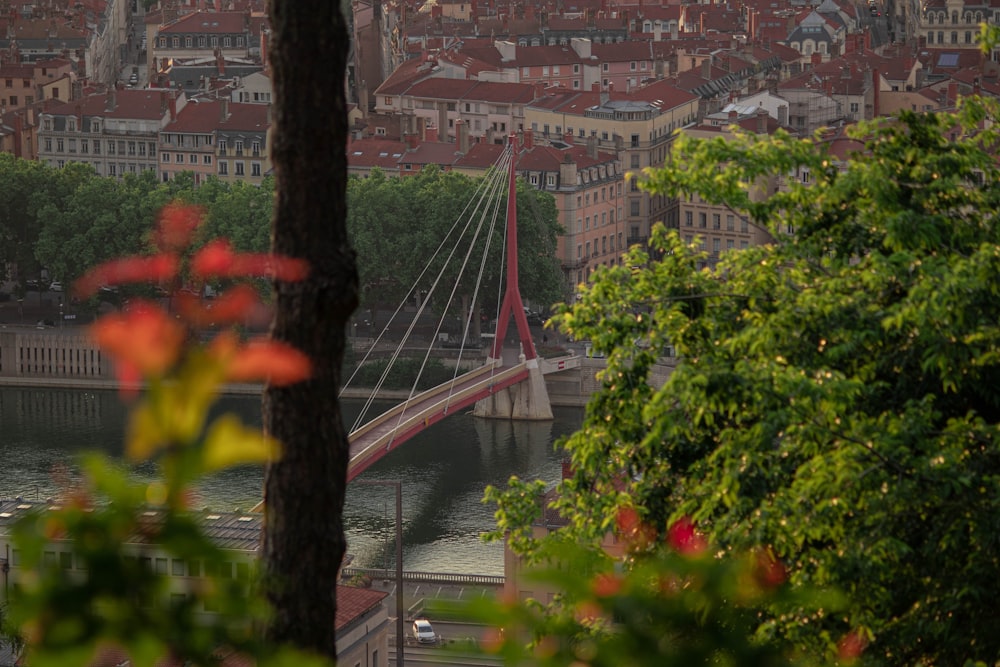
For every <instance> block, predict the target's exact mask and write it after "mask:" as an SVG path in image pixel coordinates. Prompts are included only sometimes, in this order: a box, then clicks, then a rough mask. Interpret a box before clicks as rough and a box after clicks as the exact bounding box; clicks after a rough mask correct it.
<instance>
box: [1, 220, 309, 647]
mask: <svg viewBox="0 0 1000 667" xmlns="http://www.w3.org/2000/svg"><path fill="white" fill-rule="evenodd" d="M200 220H201V211H200V209H198V208H195V207H187V206H177V205H171V206H167V207H166V208H164V209H163V211H161V213H160V215H159V225H158V227H157V230H156V234H154V235H153V237H152V242H154V243H155V246H156V250H157V254H156V255H153V256H151V257H132V258H125V259H120V260H114V261H112V262H109V263H106V264H102V265H100V266H98V267H95V268H94V269H92V270H91V271H90V272H88V273H87V274H86V275H85V276H83V277H82V278H81V280H80V281H78V283H77V285H76V286H75V287H74V291H75V292H76V293H77V294H79V295H80V296H81V297H82V298H86V297H88V296H89V294H91V293H93V292H94V291H96V290H97V288H98V286H99V285H104V284H108V285H121V284H134V283H140V282H144V281H152V282H154V283H157V282H159V281H161V280H167V281H169V282H172V281H173V280H174V279H176V277H177V274H178V272H180V271H187V272H190V274H191V275H194V276H195V277H196V278H198V279H199V280H209V279H215V278H226V279H235V278H238V277H240V276H242V275H247V276H255V275H262V274H265V273H267V274H271V275H275V276H284V278H285V279H290V278H293V277H296V276H302V275H304V273H303V271H304V267H302V266H301V264H300V263H297V262H294V261H293V260H286V259H283V258H277V257H271V256H263V255H248V254H237V253H233V252H232V251H231V249H230V248H229V247H228V245H226V244H219V243H216V244H210V245H207V246H204V247H202V248H200V249H199V250H198V251H196V252H194V254H193V255H191V260H190V266H187V267H183V266H182V264H181V263H180V258H182V257H185V256H187V248H188V246H189V245H190V243H191V241H192V239H193V236H194V234H195V232H196V230H197V227H198V224H199V223H200ZM174 298H175V299H176V300H177V301H178V309H177V312H178V314H177V315H176V316H175V315H172V314H167V313H166V312H164V311H162V310H160V309H159V307H158V306H157V305H155V304H153V303H151V302H141V301H135V302H133V304H132V306H131V307H130V309H129V310H128V311H127V312H126V313H120V314H119V313H114V314H111V315H108V316H105V317H104V318H102V319H100V320H98V321H97V322H96V323H95V324H94V325H93V327H92V328H91V335H92V336H93V337H94V338H95V340H96V341H97V342H98V343H99V344H100V345H101V346H102V348H103V349H104V351H105V353H107V354H109V355H110V356H111V357H112V359H113V363H114V364H115V368H116V372H117V373H118V375H119V377H120V378H121V379H122V393H123V395H124V396H125V397H126V398H127V399H129V400H131V401H134V405H133V407H132V409H131V412H130V423H129V428H128V432H127V442H126V452H127V455H128V457H129V458H130V459H131V460H133V461H152V462H155V464H156V466H157V467H158V469H159V475H158V478H159V479H158V480H157V481H155V482H150V483H136V482H132V481H130V480H129V479H128V476H127V475H126V474H125V473H124V472H122V471H121V470H119V468H118V467H117V466H116V465H115V464H114V463H113V462H111V461H109V460H107V459H106V458H105V457H103V456H100V455H97V454H90V455H88V456H87V457H86V458H85V459H84V461H83V463H82V481H81V482H80V484H79V485H78V486H75V487H67V488H66V489H65V490H64V492H63V494H62V497H60V498H59V499H58V500H57V501H56V503H55V504H53V505H51V506H47V507H44V508H40V509H36V510H33V511H31V512H29V513H28V514H27V515H26V516H25V517H23V518H21V519H19V520H18V521H17V523H16V524H15V525H14V527H13V534H12V538H13V543H14V548H15V549H16V550H17V551H18V555H19V562H18V563H17V568H18V575H19V576H18V578H17V580H16V582H15V586H14V588H13V590H12V591H11V596H10V600H11V606H10V609H9V622H10V624H11V626H12V627H14V628H16V629H17V630H18V631H19V633H20V636H21V637H23V640H24V642H25V645H26V648H27V651H28V653H27V657H26V664H30V665H32V667H47V666H52V667H55V666H59V667H64V666H65V665H86V664H90V663H91V661H93V660H94V657H95V656H97V655H100V653H101V651H104V650H108V649H113V650H117V651H121V652H123V653H124V654H125V655H127V656H128V658H129V660H130V661H131V662H130V664H133V665H137V666H152V665H154V664H157V662H158V661H160V660H162V659H164V658H168V657H169V658H173V659H176V660H178V661H180V662H181V663H183V664H188V663H186V662H185V661H191V663H193V664H199V665H210V664H215V663H216V662H218V660H219V659H220V657H221V656H223V655H227V654H233V653H235V654H238V655H243V656H247V657H250V658H253V659H254V660H255V661H256V664H258V665H279V664H280V665H320V664H325V663H324V662H322V661H320V660H318V659H314V658H311V657H310V656H306V655H301V654H299V653H297V652H294V651H291V650H290V649H287V648H285V647H280V646H273V645H269V644H267V643H266V642H264V640H263V633H262V632H261V629H262V627H264V623H265V622H266V620H267V618H268V609H267V605H266V603H265V602H264V598H263V596H261V595H260V591H259V590H258V585H257V584H258V582H257V581H256V563H255V562H250V561H249V560H248V561H244V562H240V556H239V555H235V556H234V554H233V553H232V552H226V551H225V550H223V549H221V548H220V547H219V546H218V545H217V544H215V543H214V542H213V540H212V539H211V538H210V537H209V535H208V534H207V533H206V530H205V529H204V527H203V525H202V523H203V522H202V520H201V519H202V516H201V515H200V514H198V513H194V512H191V511H190V508H189V506H188V501H189V499H190V497H191V494H190V492H191V488H192V485H193V484H194V483H195V482H196V481H197V480H198V479H199V478H200V477H201V476H202V475H204V474H205V473H207V472H211V471H214V470H218V469H220V468H225V467H229V466H233V465H239V464H243V463H261V462H264V461H267V460H270V459H271V458H272V457H274V456H277V455H278V454H279V445H278V443H277V442H274V441H273V440H271V439H270V438H268V437H266V436H265V435H263V434H262V433H261V432H260V431H259V430H258V429H250V428H247V427H244V426H243V425H242V424H240V423H239V421H238V420H237V419H236V418H235V417H233V416H231V415H221V416H219V417H217V418H215V419H214V420H212V421H211V422H209V408H210V407H211V405H212V404H213V403H214V401H215V399H216V398H217V397H218V394H219V391H220V388H221V385H222V384H223V383H225V382H233V381H265V380H266V381H270V382H272V383H278V384H288V383H293V382H297V381H299V380H302V379H304V378H306V377H308V375H309V364H308V360H306V359H305V358H304V356H303V355H301V353H299V352H297V351H295V350H293V349H291V348H289V347H288V346H286V345H283V344H280V343H277V342H273V341H267V340H251V341H248V342H241V341H240V340H239V339H238V337H237V336H235V335H234V334H232V333H231V332H230V331H229V330H228V327H231V326H236V325H237V324H238V323H239V322H240V321H241V318H242V316H243V314H244V312H245V310H246V309H247V308H250V307H252V306H253V304H254V303H255V295H254V293H253V290H248V289H247V288H245V287H244V286H240V285H237V286H235V287H233V288H231V289H230V290H228V291H227V292H224V293H222V294H220V295H219V297H218V298H217V299H216V301H215V302H214V306H215V308H214V310H213V311H211V316H212V317H213V319H214V320H215V321H216V322H217V323H218V324H219V325H220V326H221V327H223V331H221V332H220V333H218V335H216V336H215V337H214V338H213V339H211V340H209V341H206V342H198V341H199V340H200V339H199V338H198V337H197V336H196V335H195V332H196V331H197V330H198V329H199V328H200V324H201V320H202V318H204V317H205V316H206V312H207V311H206V310H204V309H203V307H202V305H201V302H200V300H199V299H198V298H197V297H196V296H190V297H187V298H185V296H183V295H176V296H175V297H174ZM140 383H141V386H142V387H143V389H142V392H141V393H140V392H139V387H140ZM56 549H58V552H57V551H56ZM57 556H58V557H57ZM244 557H245V556H244ZM63 558H68V560H66V561H64V560H63ZM159 559H165V560H163V563H164V564H167V563H170V564H171V566H172V565H173V564H176V563H178V562H180V563H181V564H182V565H184V566H185V567H193V566H194V565H195V564H197V570H198V571H197V572H192V571H191V570H186V571H185V572H184V573H183V575H184V576H181V577H176V576H175V577H172V576H169V575H170V574H176V573H173V572H167V571H166V569H167V568H166V567H164V568H163V571H159V568H157V567H154V563H155V562H156V561H158V560H159ZM234 559H235V562H234Z"/></svg>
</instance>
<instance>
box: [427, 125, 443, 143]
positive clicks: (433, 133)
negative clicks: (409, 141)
mask: <svg viewBox="0 0 1000 667" xmlns="http://www.w3.org/2000/svg"><path fill="white" fill-rule="evenodd" d="M424 141H433V142H435V143H436V142H438V141H440V140H439V139H438V129H437V128H436V127H434V126H433V125H431V126H428V127H426V128H424Z"/></svg>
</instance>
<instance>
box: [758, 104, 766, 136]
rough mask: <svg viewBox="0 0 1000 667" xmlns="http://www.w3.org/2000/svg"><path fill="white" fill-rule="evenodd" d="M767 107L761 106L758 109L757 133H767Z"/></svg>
mask: <svg viewBox="0 0 1000 667" xmlns="http://www.w3.org/2000/svg"><path fill="white" fill-rule="evenodd" d="M767 118H768V114H767V109H765V108H764V107H760V108H759V109H757V134H767Z"/></svg>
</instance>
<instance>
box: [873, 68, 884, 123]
mask: <svg viewBox="0 0 1000 667" xmlns="http://www.w3.org/2000/svg"><path fill="white" fill-rule="evenodd" d="M881 88H882V79H881V77H879V74H878V70H877V69H873V70H872V118H878V117H879V114H880V113H881V108H880V107H881V100H880V99H879V92H880V89H881Z"/></svg>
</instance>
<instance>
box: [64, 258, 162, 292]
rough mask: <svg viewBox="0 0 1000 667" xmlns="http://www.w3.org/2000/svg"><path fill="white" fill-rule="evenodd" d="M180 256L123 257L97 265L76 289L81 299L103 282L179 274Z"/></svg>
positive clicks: (151, 279)
mask: <svg viewBox="0 0 1000 667" xmlns="http://www.w3.org/2000/svg"><path fill="white" fill-rule="evenodd" d="M178 263H179V260H178V257H177V255H172V254H159V255H153V256H152V257H124V258H122V259H114V260H111V261H110V262H105V263H104V264H101V265H100V266H97V267H95V268H93V269H91V270H90V271H88V272H87V273H85V274H84V275H83V277H82V278H80V279H79V280H78V281H76V285H74V292H75V294H76V296H78V297H79V298H81V299H86V298H89V297H91V296H93V295H94V294H97V290H98V289H99V288H100V287H101V286H103V285H121V284H123V283H141V282H161V281H164V280H170V279H172V278H173V277H174V276H176V275H177V267H178Z"/></svg>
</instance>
